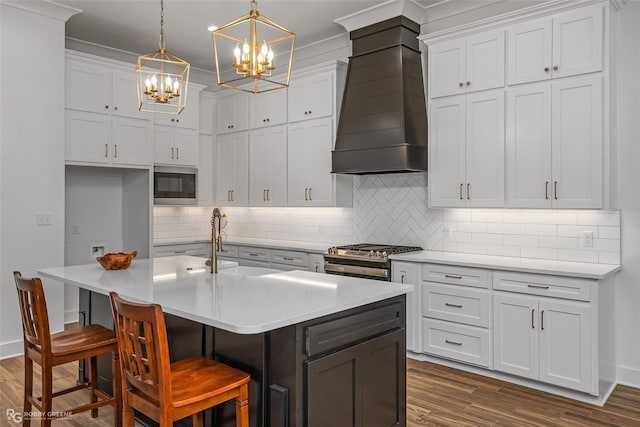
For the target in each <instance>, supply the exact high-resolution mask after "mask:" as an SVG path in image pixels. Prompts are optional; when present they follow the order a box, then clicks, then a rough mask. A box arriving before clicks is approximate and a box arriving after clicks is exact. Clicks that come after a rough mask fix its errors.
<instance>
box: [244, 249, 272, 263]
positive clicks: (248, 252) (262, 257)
mask: <svg viewBox="0 0 640 427" xmlns="http://www.w3.org/2000/svg"><path fill="white" fill-rule="evenodd" d="M238 258H240V259H250V260H255V261H266V262H269V249H265V248H250V247H240V249H239V250H238Z"/></svg>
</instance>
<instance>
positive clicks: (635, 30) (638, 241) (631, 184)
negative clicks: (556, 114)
mask: <svg viewBox="0 0 640 427" xmlns="http://www.w3.org/2000/svg"><path fill="white" fill-rule="evenodd" d="M619 19H620V22H619V24H620V25H619V32H618V40H619V45H618V52H617V57H618V64H617V65H618V66H617V68H618V74H617V84H618V86H617V99H618V104H617V113H618V115H617V137H618V141H617V150H618V153H617V154H618V157H617V167H614V168H612V171H613V173H617V182H618V191H617V200H618V206H617V207H618V208H619V209H620V211H621V222H622V271H621V272H620V273H619V274H618V276H617V278H616V330H617V335H616V347H617V348H616V353H617V365H618V379H619V381H621V382H622V383H626V384H630V385H635V386H636V387H640V332H639V331H640V309H639V308H640V262H639V261H640V168H639V167H638V165H639V163H640V80H639V77H640V43H639V42H640V26H639V25H638V23H640V3H639V2H635V1H631V2H628V3H627V4H626V5H625V7H624V8H623V9H622V11H621V12H620V14H619ZM613 90H615V88H612V91H613ZM612 126H615V123H614V124H612Z"/></svg>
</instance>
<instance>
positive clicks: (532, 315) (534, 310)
mask: <svg viewBox="0 0 640 427" xmlns="http://www.w3.org/2000/svg"><path fill="white" fill-rule="evenodd" d="M535 312H536V309H535V308H532V309H531V329H535V328H536V325H535V324H534V323H533V319H534V317H535Z"/></svg>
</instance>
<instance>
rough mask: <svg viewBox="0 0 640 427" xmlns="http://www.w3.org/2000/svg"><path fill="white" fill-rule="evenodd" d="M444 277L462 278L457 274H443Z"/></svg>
mask: <svg viewBox="0 0 640 427" xmlns="http://www.w3.org/2000/svg"><path fill="white" fill-rule="evenodd" d="M444 277H446V278H447V279H462V276H458V275H457V274H445V275H444Z"/></svg>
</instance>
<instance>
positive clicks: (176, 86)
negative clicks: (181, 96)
mask: <svg viewBox="0 0 640 427" xmlns="http://www.w3.org/2000/svg"><path fill="white" fill-rule="evenodd" d="M179 88H180V82H179V81H178V79H176V81H175V82H173V89H174V90H178V89H179Z"/></svg>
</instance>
